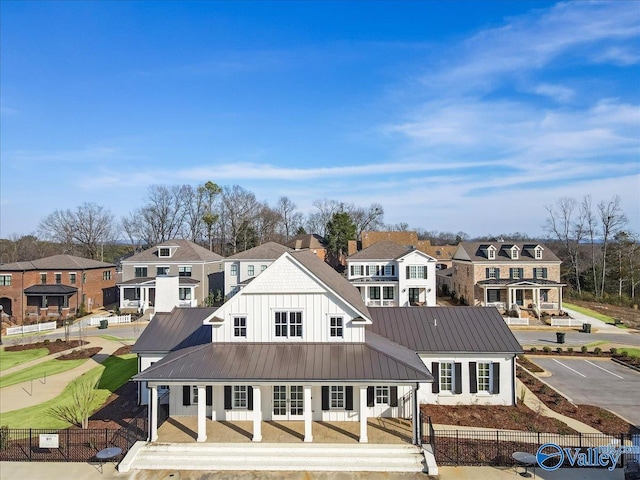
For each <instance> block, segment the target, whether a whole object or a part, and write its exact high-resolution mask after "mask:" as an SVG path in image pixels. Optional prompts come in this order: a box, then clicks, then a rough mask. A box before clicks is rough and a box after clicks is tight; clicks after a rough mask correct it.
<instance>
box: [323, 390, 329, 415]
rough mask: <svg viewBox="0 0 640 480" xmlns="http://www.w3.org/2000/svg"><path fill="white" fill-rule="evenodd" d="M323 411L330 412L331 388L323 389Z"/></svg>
mask: <svg viewBox="0 0 640 480" xmlns="http://www.w3.org/2000/svg"><path fill="white" fill-rule="evenodd" d="M322 410H329V387H322Z"/></svg>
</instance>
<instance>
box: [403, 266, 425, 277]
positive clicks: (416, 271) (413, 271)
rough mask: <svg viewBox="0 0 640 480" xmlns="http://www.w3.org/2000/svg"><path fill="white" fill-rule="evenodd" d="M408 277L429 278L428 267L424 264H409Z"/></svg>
mask: <svg viewBox="0 0 640 480" xmlns="http://www.w3.org/2000/svg"><path fill="white" fill-rule="evenodd" d="M407 268H408V271H409V274H408V275H407V278H427V267H426V266H424V265H409V267H407Z"/></svg>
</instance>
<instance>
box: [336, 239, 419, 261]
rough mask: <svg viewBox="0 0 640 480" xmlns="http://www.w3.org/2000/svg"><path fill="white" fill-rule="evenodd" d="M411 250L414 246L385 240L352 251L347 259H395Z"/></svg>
mask: <svg viewBox="0 0 640 480" xmlns="http://www.w3.org/2000/svg"><path fill="white" fill-rule="evenodd" d="M413 250H415V248H413V247H410V246H406V245H400V244H399V243H396V242H390V241H387V240H385V241H382V242H377V243H374V244H373V245H371V246H370V247H367V248H365V249H363V250H360V251H359V252H357V253H354V254H353V255H351V256H349V258H348V259H347V260H395V259H397V258H400V257H403V256H404V255H406V254H407V253H410V252H412V251H413Z"/></svg>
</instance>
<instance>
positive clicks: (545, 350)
mask: <svg viewBox="0 0 640 480" xmlns="http://www.w3.org/2000/svg"><path fill="white" fill-rule="evenodd" d="M542 351H543V352H544V353H549V352H551V347H549V346H546V345H545V346H544V347H543V348H542Z"/></svg>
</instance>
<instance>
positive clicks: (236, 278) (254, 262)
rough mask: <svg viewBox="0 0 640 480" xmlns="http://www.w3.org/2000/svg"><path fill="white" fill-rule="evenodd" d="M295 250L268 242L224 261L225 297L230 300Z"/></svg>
mask: <svg viewBox="0 0 640 480" xmlns="http://www.w3.org/2000/svg"><path fill="white" fill-rule="evenodd" d="M292 251H293V248H289V247H285V246H284V245H280V244H279V243H276V242H267V243H263V244H262V245H258V246H257V247H253V248H250V249H249V250H245V251H244V252H240V253H236V254H235V255H231V256H229V257H227V258H225V259H224V296H225V298H229V297H231V296H233V295H235V294H236V293H238V291H239V290H240V289H242V288H243V287H245V286H246V285H247V284H248V283H249V282H251V281H252V280H253V279H254V278H255V277H256V276H257V275H259V274H260V273H262V272H264V271H265V270H266V269H267V267H268V266H269V265H271V264H272V263H273V262H274V261H275V260H276V259H278V258H279V257H280V256H281V255H282V254H283V253H285V252H292Z"/></svg>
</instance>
